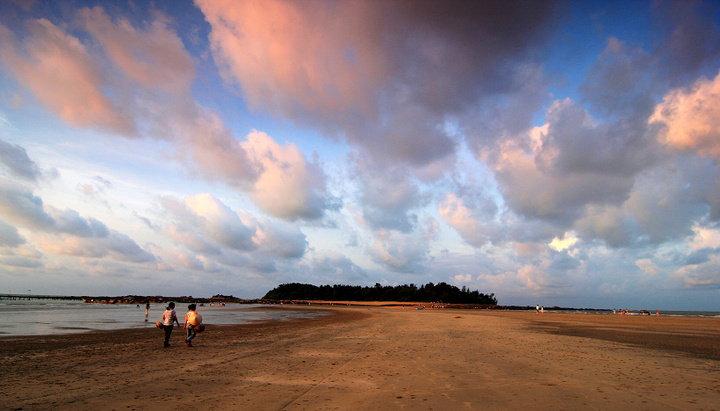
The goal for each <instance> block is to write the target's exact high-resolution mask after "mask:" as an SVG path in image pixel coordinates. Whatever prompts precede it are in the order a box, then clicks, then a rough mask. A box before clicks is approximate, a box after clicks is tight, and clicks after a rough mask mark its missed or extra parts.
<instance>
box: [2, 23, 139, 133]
mask: <svg viewBox="0 0 720 411" xmlns="http://www.w3.org/2000/svg"><path fill="white" fill-rule="evenodd" d="M27 28H28V34H27V35H26V36H25V37H23V38H22V40H20V39H18V38H17V37H15V35H14V34H13V33H12V32H11V31H10V30H9V29H8V28H7V27H5V26H2V25H0V39H1V40H0V52H1V53H0V54H2V61H3V63H4V64H5V66H7V67H8V68H9V69H10V71H11V72H12V73H13V74H14V75H15V77H16V78H17V79H18V80H20V81H21V82H22V83H23V85H25V86H26V87H28V88H29V89H30V90H32V92H33V94H34V95H35V97H37V98H38V100H40V102H42V103H43V104H44V105H45V106H46V107H47V108H48V109H49V110H51V111H52V112H54V113H55V114H57V115H58V116H59V117H60V118H62V119H63V120H64V121H67V122H68V123H69V124H72V125H74V126H77V127H91V126H92V127H99V128H102V129H106V130H110V131H113V132H116V133H119V134H121V135H126V136H129V135H134V134H135V132H136V127H135V124H134V123H133V121H132V120H131V119H130V117H129V116H128V114H127V113H126V112H124V110H123V109H121V108H120V107H119V106H118V105H117V104H115V103H114V102H113V101H112V100H111V99H110V98H109V97H108V96H106V95H105V94H104V93H103V91H102V89H103V87H105V86H106V85H107V81H106V80H105V78H104V76H103V73H102V71H101V70H100V69H99V68H98V66H97V65H96V63H95V62H94V60H93V57H92V56H91V54H90V53H89V52H88V50H87V49H86V47H85V46H84V45H83V44H82V43H81V42H80V40H78V38H76V37H73V36H71V35H69V34H67V33H65V32H64V31H63V30H62V29H60V28H59V27H57V26H56V25H54V24H53V23H51V22H50V21H48V20H46V19H36V20H28V21H27Z"/></svg>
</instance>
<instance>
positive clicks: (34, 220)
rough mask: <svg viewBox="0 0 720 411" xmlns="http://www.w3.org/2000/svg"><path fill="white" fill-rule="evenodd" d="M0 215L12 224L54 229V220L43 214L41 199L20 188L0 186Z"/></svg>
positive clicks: (45, 229)
mask: <svg viewBox="0 0 720 411" xmlns="http://www.w3.org/2000/svg"><path fill="white" fill-rule="evenodd" d="M0 215H2V216H3V218H4V219H6V220H8V221H10V222H12V223H15V224H19V225H23V226H26V227H30V228H34V229H39V230H43V231H50V230H53V229H54V228H55V220H54V219H53V218H52V217H51V216H50V215H48V214H47V213H46V212H45V210H44V208H43V201H42V199H41V198H40V197H37V196H35V195H33V194H32V192H30V191H27V190H24V189H22V188H20V187H13V186H9V185H7V184H5V185H2V186H0Z"/></svg>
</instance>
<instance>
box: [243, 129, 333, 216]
mask: <svg viewBox="0 0 720 411" xmlns="http://www.w3.org/2000/svg"><path fill="white" fill-rule="evenodd" d="M241 145H242V147H243V149H244V150H245V152H246V153H247V155H248V157H249V158H250V159H251V161H252V162H253V164H254V165H255V167H257V168H258V170H259V171H258V173H257V174H258V178H257V180H256V181H255V182H254V184H253V186H252V188H250V189H249V196H250V198H252V199H253V201H254V202H255V203H256V204H257V205H258V206H260V207H261V208H262V209H263V210H264V211H266V212H267V213H269V214H270V215H273V216H276V217H280V218H284V219H287V220H291V221H292V220H297V219H307V220H314V219H318V218H320V217H322V215H323V213H324V211H325V210H326V209H328V208H334V207H336V205H334V204H333V202H332V199H331V198H329V196H328V194H327V193H326V183H325V173H324V172H323V170H322V168H321V167H320V165H319V164H316V163H308V162H307V160H306V159H305V156H304V155H303V154H302V152H301V151H300V150H299V149H298V147H297V146H296V145H295V144H292V143H288V144H285V145H284V146H281V145H280V144H278V143H277V142H276V141H274V140H273V139H272V138H270V136H268V135H267V134H265V133H261V132H257V131H255V132H253V133H250V134H249V135H248V136H247V141H246V142H244V143H242V144H241Z"/></svg>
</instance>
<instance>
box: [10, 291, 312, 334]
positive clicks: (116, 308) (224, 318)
mask: <svg viewBox="0 0 720 411" xmlns="http://www.w3.org/2000/svg"><path fill="white" fill-rule="evenodd" d="M164 311H165V304H150V313H149V316H148V318H147V322H146V321H145V304H141V305H140V306H139V307H138V306H136V305H135V304H87V303H84V302H82V301H80V300H77V301H76V300H41V299H32V300H0V318H2V327H0V336H14V335H47V334H69V333H77V332H86V331H93V330H114V329H125V328H145V327H151V328H152V327H155V322H156V321H160V320H161V317H162V314H163V312H164ZM175 311H176V312H177V315H178V319H179V320H180V324H181V325H182V323H183V319H184V318H185V313H186V312H187V304H176V307H175ZM197 311H198V313H200V314H201V315H202V316H203V323H205V324H208V325H212V324H247V323H251V322H255V321H282V320H287V319H293V318H307V317H312V316H318V315H326V313H324V312H321V311H317V312H316V311H309V310H308V311H294V310H273V309H269V308H268V306H266V305H248V304H234V303H228V304H227V305H226V306H225V307H219V306H217V305H216V306H214V307H210V306H209V304H205V306H203V307H198V309H197Z"/></svg>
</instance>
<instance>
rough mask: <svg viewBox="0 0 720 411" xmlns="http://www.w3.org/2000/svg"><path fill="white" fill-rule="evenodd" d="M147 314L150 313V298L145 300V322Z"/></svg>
mask: <svg viewBox="0 0 720 411" xmlns="http://www.w3.org/2000/svg"><path fill="white" fill-rule="evenodd" d="M148 314H150V300H147V301H145V322H147V319H148Z"/></svg>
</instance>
